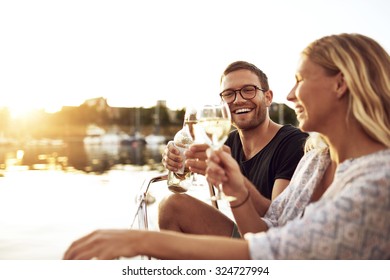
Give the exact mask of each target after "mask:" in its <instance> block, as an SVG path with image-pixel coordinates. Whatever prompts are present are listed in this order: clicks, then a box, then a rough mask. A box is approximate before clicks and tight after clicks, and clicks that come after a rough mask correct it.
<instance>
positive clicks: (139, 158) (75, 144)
mask: <svg viewBox="0 0 390 280" xmlns="http://www.w3.org/2000/svg"><path fill="white" fill-rule="evenodd" d="M163 148H164V145H156V146H149V145H146V144H145V143H144V142H141V141H135V142H131V143H126V144H106V145H104V144H84V143H83V141H69V142H59V143H55V144H53V143H50V142H45V143H32V144H31V143H30V144H26V145H23V146H20V147H16V146H0V169H7V168H9V167H10V166H23V167H25V168H26V169H38V170H42V169H43V170H44V169H64V170H68V169H72V168H74V169H77V170H82V171H85V172H96V173H104V172H105V171H107V170H109V169H111V168H112V167H113V166H114V165H118V164H126V165H138V166H145V165H148V166H150V167H151V168H152V169H161V168H162V167H161V164H160V163H161V153H162V149H163Z"/></svg>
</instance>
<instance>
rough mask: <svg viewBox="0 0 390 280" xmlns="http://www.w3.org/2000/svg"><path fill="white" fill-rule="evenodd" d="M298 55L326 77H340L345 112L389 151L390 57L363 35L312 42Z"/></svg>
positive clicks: (332, 37) (335, 36)
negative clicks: (346, 104)
mask: <svg viewBox="0 0 390 280" xmlns="http://www.w3.org/2000/svg"><path fill="white" fill-rule="evenodd" d="M302 55H303V56H306V57H308V58H309V59H310V60H311V61H313V62H314V63H317V64H319V65H320V66H322V67H324V69H325V70H326V71H327V72H328V74H329V75H335V74H338V73H339V72H341V73H342V74H343V76H344V79H345V82H346V84H347V87H348V94H349V109H348V110H349V112H350V113H351V114H352V115H353V117H354V118H355V119H356V120H357V121H358V122H359V123H360V125H361V126H362V127H363V129H364V131H365V132H366V133H367V134H368V135H369V136H370V137H372V138H373V139H374V140H375V141H378V142H380V143H382V144H384V145H386V146H387V147H390V57H389V54H388V53H387V52H386V50H385V49H384V48H383V47H381V45H379V44H378V43H377V42H376V41H375V40H373V39H371V38H369V37H366V36H364V35H360V34H339V35H332V36H326V37H323V38H321V39H319V40H316V41H314V42H312V43H311V44H310V45H309V46H307V47H306V48H305V49H304V50H303V52H302Z"/></svg>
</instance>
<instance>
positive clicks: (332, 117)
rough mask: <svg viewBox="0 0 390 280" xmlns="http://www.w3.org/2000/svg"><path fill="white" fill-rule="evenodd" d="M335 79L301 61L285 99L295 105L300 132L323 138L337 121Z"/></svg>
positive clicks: (309, 63)
mask: <svg viewBox="0 0 390 280" xmlns="http://www.w3.org/2000/svg"><path fill="white" fill-rule="evenodd" d="M338 76H339V75H335V76H329V75H327V73H326V72H325V69H324V68H323V67H321V66H320V65H318V64H316V63H313V62H312V61H310V60H309V59H308V58H307V57H302V59H301V61H300V63H299V65H298V69H297V73H296V84H295V86H294V88H293V89H292V90H291V92H290V93H289V94H288V96H287V99H288V100H289V101H292V102H294V104H295V113H296V115H297V119H298V121H299V127H300V129H301V130H303V131H308V132H309V131H317V132H320V133H323V134H326V132H327V131H329V129H332V128H333V127H334V125H335V122H339V121H340V119H337V116H336V115H337V114H335V110H336V107H337V103H338V102H337V100H338V98H337V92H336V91H337V80H338Z"/></svg>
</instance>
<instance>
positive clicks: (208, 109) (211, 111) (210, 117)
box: [198, 102, 236, 201]
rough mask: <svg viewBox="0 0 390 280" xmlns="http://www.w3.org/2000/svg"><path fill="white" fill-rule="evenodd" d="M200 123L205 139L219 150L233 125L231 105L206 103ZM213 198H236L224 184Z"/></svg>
mask: <svg viewBox="0 0 390 280" xmlns="http://www.w3.org/2000/svg"><path fill="white" fill-rule="evenodd" d="M198 123H199V126H200V127H202V128H203V137H204V140H205V142H206V143H207V144H209V146H210V147H211V149H213V150H218V149H220V148H221V147H222V146H223V144H224V143H225V141H226V139H227V138H228V135H229V132H230V127H231V115H230V109H229V106H228V105H227V104H226V103H225V102H221V103H220V104H217V105H204V106H203V107H202V108H201V109H199V111H198ZM211 199H212V200H220V199H225V200H227V201H233V200H235V199H236V198H235V197H232V196H227V195H225V194H224V193H223V190H222V184H219V185H218V186H217V193H216V195H215V196H213V197H211Z"/></svg>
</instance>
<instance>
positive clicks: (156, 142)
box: [145, 134, 167, 146]
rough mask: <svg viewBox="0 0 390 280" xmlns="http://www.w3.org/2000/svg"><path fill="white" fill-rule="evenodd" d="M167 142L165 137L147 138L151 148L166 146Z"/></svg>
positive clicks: (154, 135)
mask: <svg viewBox="0 0 390 280" xmlns="http://www.w3.org/2000/svg"><path fill="white" fill-rule="evenodd" d="M166 140H167V139H166V138H165V136H163V135H156V134H150V135H148V136H146V137H145V141H146V144H147V145H151V146H156V145H160V144H165V142H166Z"/></svg>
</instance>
